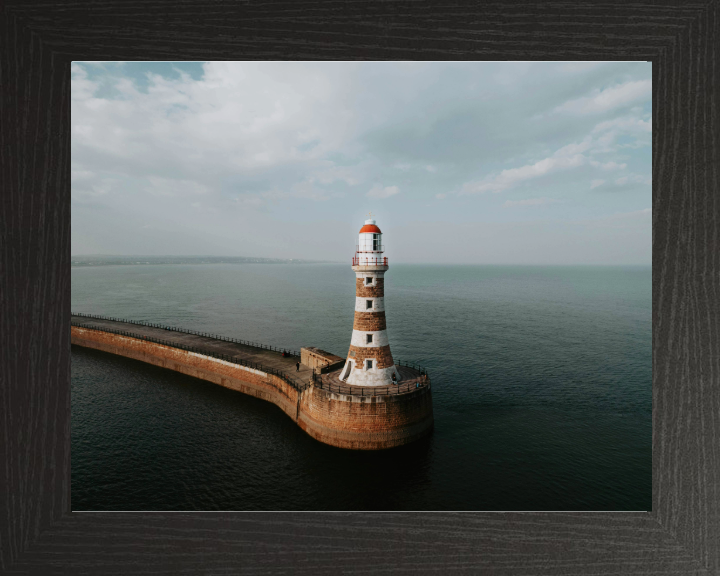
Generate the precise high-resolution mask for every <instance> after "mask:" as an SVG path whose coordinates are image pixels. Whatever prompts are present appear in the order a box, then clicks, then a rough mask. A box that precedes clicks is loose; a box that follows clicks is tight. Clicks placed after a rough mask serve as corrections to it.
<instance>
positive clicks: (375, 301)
mask: <svg viewBox="0 0 720 576" xmlns="http://www.w3.org/2000/svg"><path fill="white" fill-rule="evenodd" d="M368 302H369V304H368ZM384 311H385V298H376V297H372V296H368V297H367V298H364V297H362V296H358V297H356V298H355V312H384Z"/></svg>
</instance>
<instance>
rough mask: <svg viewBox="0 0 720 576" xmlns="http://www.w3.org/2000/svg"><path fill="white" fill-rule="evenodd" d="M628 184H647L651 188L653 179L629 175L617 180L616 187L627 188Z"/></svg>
mask: <svg viewBox="0 0 720 576" xmlns="http://www.w3.org/2000/svg"><path fill="white" fill-rule="evenodd" d="M628 184H645V185H647V186H650V185H651V184H652V177H650V176H641V175H640V174H629V175H627V176H622V177H620V178H618V179H617V180H615V185H616V186H626V185H628Z"/></svg>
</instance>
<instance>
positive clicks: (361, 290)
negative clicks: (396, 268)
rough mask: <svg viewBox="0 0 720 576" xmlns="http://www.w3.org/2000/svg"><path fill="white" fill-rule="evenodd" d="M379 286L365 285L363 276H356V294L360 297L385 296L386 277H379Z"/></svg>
mask: <svg viewBox="0 0 720 576" xmlns="http://www.w3.org/2000/svg"><path fill="white" fill-rule="evenodd" d="M375 281H376V283H377V286H365V284H364V279H363V278H355V295H356V296H357V297H358V298H382V297H384V296H385V279H384V278H377V279H376V280H375Z"/></svg>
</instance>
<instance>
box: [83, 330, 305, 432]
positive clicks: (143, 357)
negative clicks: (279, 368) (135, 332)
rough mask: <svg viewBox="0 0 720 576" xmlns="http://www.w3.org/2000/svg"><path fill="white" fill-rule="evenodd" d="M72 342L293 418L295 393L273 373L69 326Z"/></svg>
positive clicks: (294, 417)
mask: <svg viewBox="0 0 720 576" xmlns="http://www.w3.org/2000/svg"><path fill="white" fill-rule="evenodd" d="M71 330H72V332H71V337H70V341H71V342H72V344H77V345H79V346H85V347H86V348H94V349H96V350H102V351H103V352H110V353H111V354H117V355H118V356H125V357H126V358H133V359H134V360H140V361H142V362H147V363H148V364H153V365H155V366H160V367H161V368H168V369H170V370H174V371H175V372H180V373H182V374H187V375H188V376H193V377H194V378H200V379H201V380H207V381H208V382H212V383H214V384H219V385H220V386H224V387H225V388H230V389H231V390H237V391H238V392H242V393H243V394H248V395H249V396H254V397H255V398H260V399H262V400H267V401H268V402H272V403H273V404H275V405H276V406H279V407H280V409H281V410H282V411H283V412H285V414H287V415H288V416H290V418H292V419H293V420H295V421H297V411H298V392H297V390H295V388H293V387H292V386H290V385H289V384H288V383H287V382H285V381H284V380H282V379H281V378H278V377H277V376H275V375H273V374H266V373H265V372H261V371H260V370H254V369H252V368H248V367H247V366H239V365H237V364H233V363H232V362H226V361H225V360H220V359H219V358H213V357H212V356H204V355H202V354H198V353H196V352H189V351H187V350H181V349H180V348H173V347H171V346H164V345H162V344H156V343H154V342H147V341H145V340H140V339H138V338H131V337H129V336H122V335H119V334H113V333H111V332H102V331H99V330H86V329H84V328H78V327H77V326H73V327H72V329H71Z"/></svg>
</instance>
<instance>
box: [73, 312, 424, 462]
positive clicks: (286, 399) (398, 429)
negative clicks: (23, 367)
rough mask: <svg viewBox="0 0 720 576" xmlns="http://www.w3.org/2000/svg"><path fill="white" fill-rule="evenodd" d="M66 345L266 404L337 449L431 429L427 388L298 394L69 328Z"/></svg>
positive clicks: (231, 370) (204, 362) (275, 381)
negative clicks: (137, 363) (175, 374)
mask: <svg viewBox="0 0 720 576" xmlns="http://www.w3.org/2000/svg"><path fill="white" fill-rule="evenodd" d="M71 342H72V343H73V344H76V345H79V346H85V347H87V348H94V349H96V350H102V351H104V352H109V353H112V354H117V355H119V356H125V357H127V358H133V359H135V360H140V361H142V362H147V363H149V364H153V365H155V366H160V367H162V368H168V369H170V370H175V371H176V372H180V373H182V374H187V375H188V376H193V377H195V378H200V379H202V380H206V381H208V382H213V383H214V384H218V385H220V386H225V387H226V388H230V389H232V390H236V391H238V392H242V393H244V394H248V395H250V396H254V397H256V398H261V399H262V400H267V401H268V402H272V403H273V404H275V405H277V406H279V407H280V409H281V410H283V412H285V413H286V414H287V415H288V416H290V417H291V418H292V419H293V421H295V422H297V423H298V425H299V426H300V427H301V428H302V429H303V430H304V431H305V432H307V433H308V434H309V435H310V436H312V437H313V438H315V439H316V440H318V441H320V442H324V443H326V444H331V445H333V446H337V447H340V448H351V449H356V450H379V449H384V448H391V447H393V446H400V445H403V444H407V443H409V442H412V441H414V440H417V439H419V438H421V437H423V436H425V435H426V434H429V433H430V431H431V430H432V426H433V413H432V396H431V393H430V389H429V388H420V389H419V390H416V391H413V392H410V393H408V394H402V395H398V396H379V397H359V396H345V395H339V394H333V393H329V392H327V391H325V390H322V389H320V388H315V387H310V388H308V389H307V390H305V391H303V392H301V393H298V392H297V391H296V390H295V389H294V388H293V387H292V386H290V385H289V384H287V383H286V382H285V381H283V380H282V379H280V378H278V377H276V376H273V375H271V374H265V373H264V372H261V371H259V370H253V369H251V368H247V367H244V366H238V365H236V364H233V363H231V362H226V361H224V360H220V359H217V358H211V357H207V356H203V355H201V354H197V353H194V352H188V351H186V350H181V349H178V348H173V347H170V346H164V345H162V344H156V343H154V342H147V341H144V340H140V339H137V338H131V337H128V336H122V335H118V334H112V333H109V332H102V331H98V330H87V329H84V328H79V327H77V326H73V327H72V328H71ZM375 350H377V348H376V349H375ZM388 352H389V350H388Z"/></svg>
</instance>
